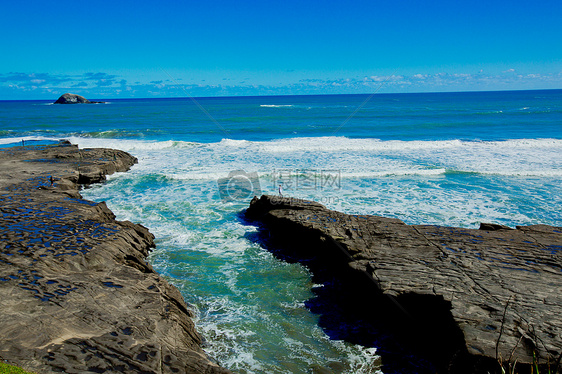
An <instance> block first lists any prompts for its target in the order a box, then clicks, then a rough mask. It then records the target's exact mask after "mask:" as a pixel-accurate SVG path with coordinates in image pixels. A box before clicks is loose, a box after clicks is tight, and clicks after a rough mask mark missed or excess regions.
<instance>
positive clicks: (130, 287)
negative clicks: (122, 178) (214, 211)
mask: <svg viewBox="0 0 562 374" xmlns="http://www.w3.org/2000/svg"><path fill="white" fill-rule="evenodd" d="M136 162H137V160H136V159H135V158H134V157H133V156H131V155H129V154H127V153H125V152H121V151H117V150H112V149H78V147H77V146H74V145H71V144H70V143H68V142H64V143H61V144H60V145H57V146H25V147H13V148H6V149H2V150H0V317H1V318H0V358H1V359H3V360H5V361H7V362H8V363H10V364H14V365H18V366H21V367H23V368H24V369H27V370H31V371H35V372H38V373H59V372H64V373H87V372H94V373H106V372H107V373H110V372H111V373H229V371H228V370H226V369H223V368H221V367H219V366H218V365H216V364H215V363H213V362H211V361H210V360H209V359H208V357H207V356H206V355H205V353H204V352H203V350H202V349H201V344H202V338H201V337H200V335H199V334H198V333H197V332H196V330H195V328H194V324H193V322H192V319H191V318H192V317H193V316H192V312H191V311H190V309H189V308H188V306H187V305H186V303H185V302H184V300H183V298H182V296H181V294H180V293H179V291H178V290H177V289H176V288H175V287H174V286H172V285H170V284H169V283H168V282H167V281H165V280H164V279H163V278H161V277H160V276H159V275H158V274H157V273H156V272H155V271H154V270H153V269H152V267H151V266H150V265H149V264H148V263H147V262H146V260H145V259H146V257H147V255H148V253H149V250H150V248H151V247H154V242H153V239H154V237H153V235H152V234H150V233H149V232H148V230H147V229H146V228H145V227H143V226H141V225H137V224H133V223H131V222H128V221H116V220H115V216H114V214H113V213H112V212H111V211H110V210H109V209H108V208H107V206H106V205H105V203H103V202H102V203H94V202H91V201H86V200H83V199H82V198H81V196H80V194H79V187H80V185H81V184H89V183H95V182H101V181H103V180H105V176H106V175H108V174H112V173H114V172H123V171H126V170H128V169H129V168H130V167H131V166H132V165H133V164H135V163H136Z"/></svg>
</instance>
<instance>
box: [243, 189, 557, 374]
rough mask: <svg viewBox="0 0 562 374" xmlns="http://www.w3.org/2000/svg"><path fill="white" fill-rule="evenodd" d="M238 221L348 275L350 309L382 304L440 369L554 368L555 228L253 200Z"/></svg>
mask: <svg viewBox="0 0 562 374" xmlns="http://www.w3.org/2000/svg"><path fill="white" fill-rule="evenodd" d="M245 216H246V217H247V218H248V219H249V220H252V221H254V222H258V223H259V224H261V225H262V228H261V230H262V231H265V232H266V234H265V235H264V236H266V237H268V238H277V240H278V241H280V242H283V243H285V246H289V247H292V248H293V250H294V248H297V249H296V250H297V251H303V252H308V254H307V255H308V256H309V257H310V253H312V254H313V256H315V258H319V259H321V260H322V261H324V264H326V263H327V262H331V263H332V269H336V270H334V271H337V272H338V273H339V274H338V276H341V277H348V278H353V279H355V282H354V283H348V284H352V286H350V287H354V288H355V289H349V290H348V292H349V293H350V294H353V295H355V296H354V298H355V299H356V304H357V305H358V306H357V305H356V307H359V308H362V307H364V308H369V307H373V309H381V308H382V306H383V305H386V306H385V308H387V309H388V310H389V312H388V313H387V318H388V319H389V322H388V323H389V324H391V325H392V326H394V327H397V328H400V327H404V330H406V331H405V334H404V335H405V336H408V337H409V338H411V339H413V340H415V341H416V344H417V345H418V346H420V347H422V349H425V350H426V351H428V352H430V356H433V359H434V360H435V361H436V367H437V368H438V371H439V372H454V373H457V372H463V373H464V372H467V373H473V372H476V373H477V372H489V373H494V372H499V365H498V361H500V360H501V361H502V362H504V363H506V362H508V361H510V362H515V360H517V367H518V368H520V369H524V367H525V366H527V368H528V365H529V364H531V363H533V355H535V356H536V360H537V361H538V362H539V363H541V364H544V365H546V364H549V365H550V370H551V372H552V373H554V372H555V371H556V369H557V363H559V361H560V355H561V352H562V313H561V312H562V292H561V290H562V228H561V227H553V226H547V225H533V226H524V227H520V226H518V227H517V228H516V229H511V228H509V227H506V226H501V225H497V224H482V225H481V227H480V229H466V228H457V227H443V226H433V225H407V224H405V223H404V222H402V221H400V220H398V219H393V218H385V217H377V216H361V215H347V214H343V213H340V212H336V211H331V210H328V209H326V208H325V207H324V206H323V205H321V204H318V203H315V202H311V201H305V200H299V199H292V198H281V197H276V196H265V195H264V196H262V197H261V198H257V197H255V198H254V199H253V200H252V202H251V204H250V207H249V208H248V209H247V211H246V213H245ZM326 266H330V265H323V268H326ZM381 300H386V301H387V302H384V301H381ZM373 304H374V305H373ZM391 320H394V322H392V321H391ZM394 327H393V328H394ZM416 335H418V336H417V337H416ZM383 364H384V357H383ZM383 371H384V366H383ZM545 372H546V371H545Z"/></svg>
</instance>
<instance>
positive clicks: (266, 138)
mask: <svg viewBox="0 0 562 374" xmlns="http://www.w3.org/2000/svg"><path fill="white" fill-rule="evenodd" d="M55 99H56V98H53V100H52V101H54V100H55ZM90 99H96V98H90ZM58 139H68V140H70V141H71V142H73V143H76V144H78V145H79V146H80V147H84V148H87V147H109V148H116V149H121V150H124V151H127V152H129V153H131V154H132V155H134V156H136V157H137V158H138V159H139V164H138V165H136V166H134V167H133V168H132V169H131V171H129V172H127V173H118V174H116V175H112V176H110V177H109V178H108V181H107V183H105V184H101V185H95V186H92V187H90V188H87V189H84V190H83V191H82V195H83V196H84V197H85V198H86V199H90V200H94V201H106V202H107V204H108V206H109V208H110V209H111V210H113V212H115V214H116V215H117V218H118V219H120V220H130V221H133V222H135V223H141V224H143V225H144V226H146V227H148V228H149V229H150V231H151V232H152V233H153V234H154V235H155V236H156V245H157V247H156V249H155V250H154V251H153V252H152V254H151V256H150V258H149V261H150V262H151V263H152V265H153V266H154V268H155V269H156V270H157V271H158V272H160V273H161V274H162V275H163V276H164V277H166V279H168V280H169V281H170V282H171V283H173V284H174V285H175V286H176V287H178V289H179V290H180V291H181V293H182V294H183V296H184V298H185V300H186V301H187V302H188V304H189V305H190V306H191V308H192V309H193V310H194V311H195V314H196V320H195V322H196V325H197V328H198V330H199V331H200V332H201V334H202V336H203V337H204V338H205V340H206V342H205V347H204V349H205V351H206V352H207V353H208V355H209V356H210V357H212V358H213V359H214V360H216V361H217V362H218V363H220V364H221V365H223V366H225V367H227V368H229V369H231V370H233V371H235V372H238V373H311V372H313V373H314V372H318V373H320V372H322V373H324V372H326V373H329V372H334V373H342V372H344V373H379V372H384V373H390V372H393V371H392V370H394V369H391V368H386V367H385V366H384V360H383V366H382V368H381V366H380V361H379V360H377V357H378V353H377V352H378V348H379V347H376V346H370V345H361V344H357V343H356V342H355V343H352V342H348V341H345V340H340V339H338V338H337V337H334V336H333V335H330V334H328V333H327V332H326V331H325V329H323V328H322V327H320V326H319V323H318V321H319V316H318V315H316V314H314V313H312V312H311V311H310V310H309V308H308V305H310V304H309V302H310V300H312V299H314V297H315V294H316V292H317V291H318V289H320V288H322V287H323V285H322V284H315V283H314V282H313V278H312V276H311V274H310V272H309V270H308V269H307V268H306V267H304V266H302V265H300V264H298V263H289V262H285V261H283V260H282V259H280V258H278V257H277V256H275V255H274V254H272V253H271V252H270V251H268V250H267V248H264V247H263V246H262V245H260V244H259V243H258V242H256V241H254V240H252V239H251V238H252V236H253V235H254V234H255V232H256V230H257V228H256V227H254V226H252V225H248V224H247V223H246V222H244V220H243V219H241V217H240V213H241V212H242V211H243V210H244V209H245V208H247V207H248V203H249V201H250V200H251V198H252V197H253V196H254V195H259V194H261V193H267V194H276V195H277V194H279V193H282V194H284V195H285V196H292V197H296V198H304V199H310V200H315V201H318V202H321V203H323V204H324V205H326V206H327V207H329V208H331V209H335V210H339V211H342V212H345V213H349V214H373V215H382V216H386V217H394V218H399V219H401V220H403V221H405V222H406V223H408V224H434V225H450V226H460V227H470V228H477V227H478V226H479V224H480V222H495V223H500V224H504V225H509V226H512V227H514V226H516V225H530V224H549V225H557V226H562V210H561V209H560V207H561V206H562V90H544V91H510V92H467V93H424V94H376V95H326V96H270V97H266V96H261V97H227V98H197V99H192V98H175V99H131V100H125V99H120V100H107V103H105V104H91V105H52V104H51V102H49V101H1V102H0V147H6V146H10V145H13V144H16V145H18V144H21V141H22V140H24V141H25V142H26V144H33V142H48V141H52V140H58ZM349 328H354V326H349ZM409 359H410V358H408V357H405V358H404V360H406V361H407V360H409ZM412 361H415V362H413V364H412V366H410V368H409V369H408V366H407V365H406V368H404V367H403V368H402V369H401V372H424V371H426V370H427V371H431V368H428V367H427V365H429V364H426V363H424V362H423V360H420V361H416V359H415V358H412ZM424 365H425V366H424ZM408 370H410V371H408Z"/></svg>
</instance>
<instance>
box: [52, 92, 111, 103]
mask: <svg viewBox="0 0 562 374" xmlns="http://www.w3.org/2000/svg"><path fill="white" fill-rule="evenodd" d="M98 103H103V101H90V100H88V99H86V98H85V97H84V96H80V95H76V94H72V93H65V94H64V95H62V96H61V97H59V98H58V99H57V101H55V104H98Z"/></svg>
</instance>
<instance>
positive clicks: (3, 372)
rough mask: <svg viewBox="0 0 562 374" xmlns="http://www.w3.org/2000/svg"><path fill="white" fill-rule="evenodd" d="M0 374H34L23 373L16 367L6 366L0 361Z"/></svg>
mask: <svg viewBox="0 0 562 374" xmlns="http://www.w3.org/2000/svg"><path fill="white" fill-rule="evenodd" d="M0 374H35V373H32V372H30V371H25V370H23V369H22V368H19V367H17V366H12V365H8V364H6V363H3V362H1V361H0Z"/></svg>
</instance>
